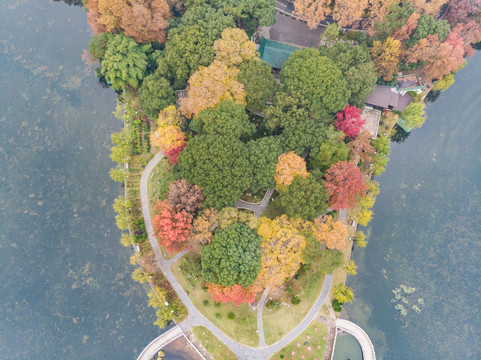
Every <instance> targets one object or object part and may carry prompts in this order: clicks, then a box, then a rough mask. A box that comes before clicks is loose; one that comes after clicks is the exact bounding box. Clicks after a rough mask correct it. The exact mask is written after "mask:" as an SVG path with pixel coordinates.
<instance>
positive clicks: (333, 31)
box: [321, 22, 339, 45]
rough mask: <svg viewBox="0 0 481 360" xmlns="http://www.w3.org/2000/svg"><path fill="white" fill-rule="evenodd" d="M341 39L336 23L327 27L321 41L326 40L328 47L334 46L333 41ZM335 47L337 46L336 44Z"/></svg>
mask: <svg viewBox="0 0 481 360" xmlns="http://www.w3.org/2000/svg"><path fill="white" fill-rule="evenodd" d="M338 37H339V26H337V24H336V23H332V24H330V23H329V22H328V25H327V26H326V30H324V32H323V33H322V35H321V40H322V39H324V40H325V41H326V43H327V45H332V43H333V41H335V40H337V38H338ZM334 45H335V44H334Z"/></svg>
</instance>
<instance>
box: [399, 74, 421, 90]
mask: <svg viewBox="0 0 481 360" xmlns="http://www.w3.org/2000/svg"><path fill="white" fill-rule="evenodd" d="M396 84H397V86H396V87H397V89H398V90H414V89H422V88H424V84H423V82H422V81H419V79H418V77H417V76H416V75H414V74H411V75H401V76H398V77H396Z"/></svg>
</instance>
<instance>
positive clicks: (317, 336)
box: [270, 321, 327, 360]
mask: <svg viewBox="0 0 481 360" xmlns="http://www.w3.org/2000/svg"><path fill="white" fill-rule="evenodd" d="M326 340H327V326H326V324H323V323H321V322H319V321H313V322H312V323H311V324H310V325H309V327H308V328H307V329H306V330H304V332H303V333H302V334H301V335H299V336H298V337H297V338H296V339H295V340H294V341H293V342H291V343H290V344H289V345H287V346H285V347H283V348H282V349H281V350H279V351H278V352H277V353H275V354H274V355H272V356H271V358H270V360H277V359H311V360H312V359H318V360H321V359H322V357H323V355H324V349H325V347H326ZM306 341H307V344H304V343H305V342H306ZM303 356H304V357H303Z"/></svg>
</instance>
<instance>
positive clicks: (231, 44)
mask: <svg viewBox="0 0 481 360" xmlns="http://www.w3.org/2000/svg"><path fill="white" fill-rule="evenodd" d="M214 52H215V58H216V59H217V60H220V61H222V62H223V63H224V64H226V65H227V66H229V67H232V66H238V65H240V64H242V63H243V62H245V61H249V60H252V59H253V58H254V57H255V55H256V45H255V44H254V43H253V42H252V41H250V39H249V38H248V36H247V34H246V33H245V31H244V30H242V29H238V28H226V29H224V31H222V34H221V38H220V39H218V40H216V41H215V42H214Z"/></svg>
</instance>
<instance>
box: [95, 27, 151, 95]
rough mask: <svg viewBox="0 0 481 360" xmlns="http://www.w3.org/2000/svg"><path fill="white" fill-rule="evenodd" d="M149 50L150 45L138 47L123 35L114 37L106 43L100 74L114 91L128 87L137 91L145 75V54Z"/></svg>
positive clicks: (146, 60)
mask: <svg viewBox="0 0 481 360" xmlns="http://www.w3.org/2000/svg"><path fill="white" fill-rule="evenodd" d="M151 50H152V48H151V46H150V44H145V45H138V44H137V43H136V42H135V41H134V40H133V39H131V38H128V37H127V36H125V35H124V34H123V33H120V34H118V35H114V36H113V37H112V38H111V39H110V40H109V41H108V42H107V48H106V50H105V54H104V57H103V60H102V62H101V65H102V68H101V70H100V72H101V74H102V75H104V76H105V79H106V80H107V81H108V82H110V83H111V84H112V87H113V88H114V89H115V90H122V89H125V88H126V87H127V86H128V85H129V86H131V87H133V88H134V89H138V88H139V86H140V84H141V82H142V80H143V78H144V77H145V76H146V74H147V65H148V57H147V53H149V52H150V51H151Z"/></svg>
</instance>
